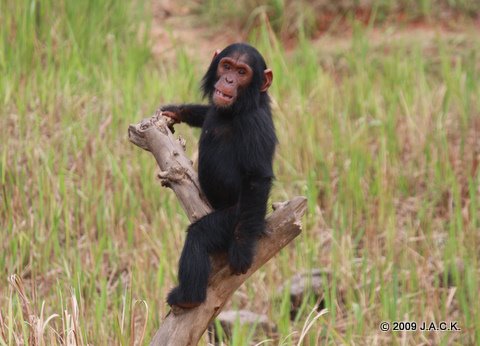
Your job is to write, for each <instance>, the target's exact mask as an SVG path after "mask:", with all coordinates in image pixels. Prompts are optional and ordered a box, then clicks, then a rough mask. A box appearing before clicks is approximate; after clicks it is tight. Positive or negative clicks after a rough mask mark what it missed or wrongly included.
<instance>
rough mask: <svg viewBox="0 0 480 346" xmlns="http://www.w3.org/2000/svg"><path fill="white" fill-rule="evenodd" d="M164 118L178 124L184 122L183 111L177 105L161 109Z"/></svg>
mask: <svg viewBox="0 0 480 346" xmlns="http://www.w3.org/2000/svg"><path fill="white" fill-rule="evenodd" d="M160 111H161V113H162V115H163V116H166V117H169V118H171V119H173V120H174V121H175V123H176V124H178V123H180V122H182V116H181V112H182V109H181V107H179V106H176V105H166V106H162V107H161V108H160Z"/></svg>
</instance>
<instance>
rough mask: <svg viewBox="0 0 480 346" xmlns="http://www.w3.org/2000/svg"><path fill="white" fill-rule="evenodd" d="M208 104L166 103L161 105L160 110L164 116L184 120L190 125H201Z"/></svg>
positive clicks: (178, 120)
mask: <svg viewBox="0 0 480 346" xmlns="http://www.w3.org/2000/svg"><path fill="white" fill-rule="evenodd" d="M209 109H210V106H207V105H195V104H184V105H168V106H163V107H162V108H161V111H162V112H163V113H164V115H165V116H167V117H170V118H172V119H174V120H176V121H177V122H185V123H187V124H188V125H190V126H194V127H202V125H203V122H204V120H205V116H206V115H207V112H208V110H209Z"/></svg>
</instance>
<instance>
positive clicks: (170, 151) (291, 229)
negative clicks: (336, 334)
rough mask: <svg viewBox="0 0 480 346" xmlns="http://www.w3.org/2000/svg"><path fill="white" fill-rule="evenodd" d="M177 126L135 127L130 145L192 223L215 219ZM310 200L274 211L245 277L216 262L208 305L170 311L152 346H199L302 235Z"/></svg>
mask: <svg viewBox="0 0 480 346" xmlns="http://www.w3.org/2000/svg"><path fill="white" fill-rule="evenodd" d="M172 125H173V123H172V121H171V119H169V118H167V117H163V116H161V113H157V114H155V115H154V116H153V117H151V118H150V119H145V120H143V121H141V122H140V123H138V124H136V125H130V127H129V129H128V135H129V139H130V141H131V142H132V143H133V144H135V145H137V146H139V147H141V148H143V149H145V150H147V151H150V152H151V153H152V154H153V156H154V157H155V159H156V160H157V163H158V165H159V167H160V170H161V173H160V174H159V177H160V179H161V180H162V185H164V186H168V187H170V188H172V189H173V191H174V192H175V194H176V195H177V197H178V199H179V200H180V203H181V205H182V207H183V209H184V210H185V212H186V213H187V216H188V218H189V220H190V221H195V220H197V219H198V218H200V217H202V216H204V215H206V214H208V213H210V212H211V211H212V208H211V207H210V205H209V204H208V201H207V199H206V198H205V196H204V195H203V193H202V191H201V189H200V184H199V182H198V178H197V174H196V172H195V170H194V169H193V166H192V162H191V161H190V160H189V159H187V157H186V156H185V152H184V145H185V143H184V141H183V140H181V139H179V140H176V139H175V138H174V137H173V134H172V131H171V129H172ZM305 209H306V199H305V197H295V198H293V199H292V200H291V201H289V202H285V203H279V204H276V205H274V211H273V213H272V214H271V215H269V216H268V217H267V232H266V235H265V236H263V237H262V238H261V239H260V240H259V242H258V245H257V252H256V255H255V258H254V262H253V264H252V267H251V268H250V269H249V270H248V272H247V273H246V274H244V275H232V274H231V272H230V268H229V266H228V263H227V260H226V256H225V255H224V256H213V257H212V274H211V275H210V279H209V284H208V291H207V300H206V301H205V302H204V303H203V304H202V305H200V306H199V307H197V308H194V309H187V310H184V309H180V308H175V309H172V311H170V312H169V313H168V314H167V316H166V317H165V320H164V321H163V323H162V325H161V326H160V328H159V329H158V330H157V332H156V334H155V336H154V337H153V340H152V341H151V345H155V346H167V345H168V346H185V345H196V344H197V343H198V341H199V340H200V338H201V337H202V335H203V333H204V332H205V330H206V329H207V328H208V325H209V324H210V322H212V321H213V319H214V318H215V317H216V316H217V315H218V314H219V313H220V311H221V309H222V308H223V306H224V305H225V303H226V302H227V301H228V299H229V298H230V297H231V295H232V294H233V293H234V292H235V290H236V289H237V288H238V287H240V286H241V285H242V283H243V282H244V281H245V280H246V279H247V278H248V277H250V275H252V274H253V273H254V272H255V271H256V270H258V269H259V268H260V267H261V266H262V265H263V264H265V263H266V262H267V261H268V260H269V259H270V258H272V257H273V256H274V255H275V254H276V253H277V252H279V251H280V250H281V249H282V248H283V247H284V246H285V245H287V244H288V243H289V242H290V241H291V240H292V239H294V238H295V237H296V236H297V235H299V234H300V232H301V218H302V216H303V214H304V213H305Z"/></svg>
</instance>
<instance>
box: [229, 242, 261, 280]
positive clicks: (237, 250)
mask: <svg viewBox="0 0 480 346" xmlns="http://www.w3.org/2000/svg"><path fill="white" fill-rule="evenodd" d="M254 248H255V243H254V242H252V241H248V240H240V241H238V240H232V243H231V244H230V247H229V248H228V263H229V265H230V269H231V270H232V273H233V274H236V275H240V274H245V273H246V272H247V271H248V269H250V267H251V266H252V262H253V253H254Z"/></svg>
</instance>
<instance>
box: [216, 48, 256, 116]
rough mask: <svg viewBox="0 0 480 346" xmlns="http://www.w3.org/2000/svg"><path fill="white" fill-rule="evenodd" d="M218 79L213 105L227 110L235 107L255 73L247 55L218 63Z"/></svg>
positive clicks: (226, 58) (232, 57) (227, 58)
mask: <svg viewBox="0 0 480 346" xmlns="http://www.w3.org/2000/svg"><path fill="white" fill-rule="evenodd" d="M217 78H218V80H217V82H216V83H215V90H214V92H213V103H214V104H215V105H216V106H217V107H221V108H226V107H229V106H231V105H233V104H234V103H235V101H236V100H237V98H238V96H239V94H240V93H241V92H242V90H243V89H245V88H247V87H248V86H249V85H250V83H251V81H252V78H253V71H252V68H251V67H250V65H249V64H248V62H247V59H246V56H245V55H240V56H238V55H234V56H231V57H230V56H227V57H224V58H222V59H221V60H220V61H219V63H218V66H217Z"/></svg>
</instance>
